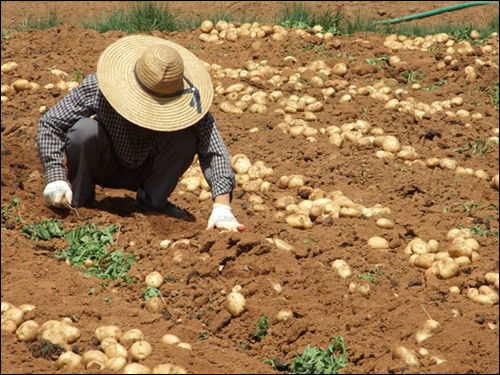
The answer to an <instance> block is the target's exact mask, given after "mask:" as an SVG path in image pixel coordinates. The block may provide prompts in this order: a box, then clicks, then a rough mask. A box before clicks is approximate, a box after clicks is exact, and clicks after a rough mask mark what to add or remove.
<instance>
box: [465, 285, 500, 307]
mask: <svg viewBox="0 0 500 375" xmlns="http://www.w3.org/2000/svg"><path fill="white" fill-rule="evenodd" d="M467 297H468V298H469V299H470V300H471V301H473V302H475V303H477V304H479V305H485V306H493V305H494V302H493V299H492V298H491V295H490V294H479V290H477V289H476V288H469V289H468V290H467Z"/></svg>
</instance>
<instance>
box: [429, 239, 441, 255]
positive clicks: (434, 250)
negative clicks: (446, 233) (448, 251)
mask: <svg viewBox="0 0 500 375" xmlns="http://www.w3.org/2000/svg"><path fill="white" fill-rule="evenodd" d="M427 245H429V249H430V251H431V253H433V254H435V253H437V252H438V251H439V242H437V241H436V240H429V242H428V243H427Z"/></svg>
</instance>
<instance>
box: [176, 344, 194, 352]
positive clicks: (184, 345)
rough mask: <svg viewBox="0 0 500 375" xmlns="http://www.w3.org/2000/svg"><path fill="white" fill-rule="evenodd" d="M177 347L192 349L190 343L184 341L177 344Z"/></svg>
mask: <svg viewBox="0 0 500 375" xmlns="http://www.w3.org/2000/svg"><path fill="white" fill-rule="evenodd" d="M177 347H179V348H182V349H187V350H192V348H191V344H188V343H186V342H181V343H179V344H178V345H177Z"/></svg>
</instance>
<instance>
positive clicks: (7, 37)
mask: <svg viewBox="0 0 500 375" xmlns="http://www.w3.org/2000/svg"><path fill="white" fill-rule="evenodd" d="M3 38H4V39H6V40H9V39H10V38H12V37H11V36H10V35H4V36H3Z"/></svg>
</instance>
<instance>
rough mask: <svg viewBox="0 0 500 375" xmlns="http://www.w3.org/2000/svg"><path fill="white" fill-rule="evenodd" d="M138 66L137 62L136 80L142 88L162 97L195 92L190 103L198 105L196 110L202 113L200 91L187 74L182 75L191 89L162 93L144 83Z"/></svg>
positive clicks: (173, 96)
mask: <svg viewBox="0 0 500 375" xmlns="http://www.w3.org/2000/svg"><path fill="white" fill-rule="evenodd" d="M136 67H137V64H136V65H135V66H134V76H135V80H136V81H137V83H138V84H139V86H141V88H142V89H143V90H144V91H146V92H147V93H148V94H151V95H154V96H158V97H160V98H175V97H176V96H181V95H184V94H189V93H191V92H192V93H193V97H192V98H191V102H190V103H189V105H190V106H191V107H194V106H195V105H196V110H197V111H198V113H201V99H200V92H199V91H198V89H197V88H196V87H194V85H193V84H192V83H191V81H190V80H189V79H187V77H186V76H184V75H183V76H182V77H183V78H184V80H185V81H186V82H187V84H188V85H189V87H190V88H189V89H183V90H179V91H176V92H174V93H172V94H162V93H159V92H156V91H153V90H151V89H150V88H149V87H147V86H146V85H145V84H144V83H142V81H141V79H140V78H139V76H138V75H137V70H136Z"/></svg>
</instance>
